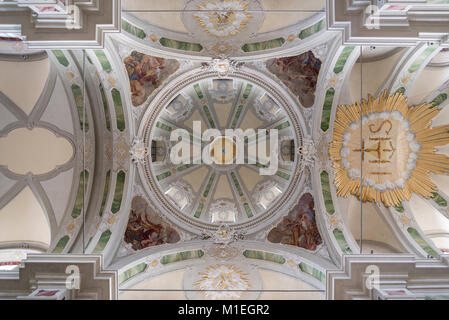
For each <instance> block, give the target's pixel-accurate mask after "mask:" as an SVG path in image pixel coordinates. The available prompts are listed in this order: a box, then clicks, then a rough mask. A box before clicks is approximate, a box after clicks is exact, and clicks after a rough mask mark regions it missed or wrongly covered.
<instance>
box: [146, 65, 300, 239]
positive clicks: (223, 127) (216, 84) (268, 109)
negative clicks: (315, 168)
mask: <svg viewBox="0 0 449 320" xmlns="http://www.w3.org/2000/svg"><path fill="white" fill-rule="evenodd" d="M180 83H182V87H181V86H180ZM280 90H282V89H281V88H279V87H278V86H277V84H275V83H273V84H271V83H266V80H265V81H264V82H262V81H261V80H259V78H258V77H255V76H254V75H253V76H249V74H248V73H244V72H234V73H233V74H232V75H230V76H227V77H218V76H217V74H216V73H215V72H210V74H208V72H204V71H203V72H201V76H199V74H196V75H195V76H193V75H190V76H186V79H184V80H183V81H179V80H178V81H177V82H176V83H169V84H168V85H167V87H166V88H164V90H162V91H161V92H160V93H159V94H158V95H157V96H156V97H155V99H154V100H153V101H152V103H151V104H150V106H149V107H148V109H147V112H146V114H145V116H144V119H143V121H142V125H141V129H140V131H141V134H142V135H143V140H144V143H145V145H146V147H147V148H148V149H149V150H150V152H149V155H148V157H147V158H146V159H145V161H144V163H143V165H142V166H141V167H140V169H141V170H140V172H141V174H142V175H141V176H142V177H143V178H144V180H145V181H146V182H147V183H146V184H144V185H145V186H146V188H147V191H148V195H149V197H150V198H151V199H152V200H154V201H156V202H157V203H158V206H157V207H160V208H162V209H163V213H165V215H166V216H167V218H169V219H170V220H171V221H172V222H174V223H176V224H178V225H179V224H181V226H183V227H186V228H187V229H189V230H191V231H194V232H200V231H201V230H216V229H218V227H219V226H220V225H223V224H230V225H232V227H234V228H236V229H245V230H246V231H248V230H249V229H253V228H257V227H258V226H260V225H261V224H262V222H264V221H265V222H267V221H268V220H270V219H269V218H273V217H274V216H277V215H278V213H282V212H283V208H284V207H285V206H288V205H289V204H288V202H289V201H290V199H294V198H295V197H294V193H295V190H297V189H298V188H297V186H298V183H299V180H300V177H301V156H300V155H299V154H298V153H297V152H296V150H298V148H299V147H301V146H302V135H301V132H302V125H301V124H302V121H301V117H300V116H299V112H298V109H299V108H300V107H299V106H298V105H294V103H293V102H292V100H290V98H289V95H288V93H286V92H280ZM295 129H296V130H295ZM230 133H231V134H230ZM287 209H288V208H285V210H287Z"/></svg>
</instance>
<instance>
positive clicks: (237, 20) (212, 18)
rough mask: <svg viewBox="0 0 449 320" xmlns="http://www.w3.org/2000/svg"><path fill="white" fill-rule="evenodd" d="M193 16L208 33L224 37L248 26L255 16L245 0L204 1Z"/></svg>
mask: <svg viewBox="0 0 449 320" xmlns="http://www.w3.org/2000/svg"><path fill="white" fill-rule="evenodd" d="M197 7H198V9H199V11H198V12H196V13H195V14H194V15H193V16H194V17H195V18H196V19H197V21H198V24H199V25H200V26H201V28H202V29H203V30H204V31H206V32H207V33H209V34H211V35H213V36H216V37H219V38H222V37H228V36H234V35H236V34H238V33H239V32H240V31H242V30H243V29H245V28H246V25H247V24H248V22H249V20H250V19H251V18H252V17H253V16H252V15H251V14H250V13H249V12H248V9H249V2H248V1H245V0H222V1H204V2H202V4H200V5H198V6H197Z"/></svg>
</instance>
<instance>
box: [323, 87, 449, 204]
mask: <svg viewBox="0 0 449 320" xmlns="http://www.w3.org/2000/svg"><path fill="white" fill-rule="evenodd" d="M439 112H440V110H439V109H438V108H437V107H435V106H434V105H433V104H432V103H430V104H422V105H418V106H409V105H408V101H407V98H406V97H405V96H404V95H403V94H401V93H396V94H394V95H388V94H387V92H384V93H383V94H382V95H381V96H380V97H378V98H373V97H371V96H370V97H369V98H368V100H362V102H361V105H360V104H359V103H355V104H353V105H343V106H339V107H338V109H337V114H336V120H335V123H334V136H333V141H332V143H331V145H330V148H329V153H330V156H331V160H332V161H333V167H334V169H335V181H334V183H335V185H336V187H337V195H338V196H341V197H348V196H349V195H351V194H352V195H355V196H357V197H359V198H361V199H362V200H363V201H370V202H377V203H381V202H382V203H384V204H385V205H386V206H396V205H399V204H400V203H401V202H402V201H404V200H409V199H410V197H411V195H412V193H417V194H420V195H422V196H424V197H427V198H429V197H431V196H432V195H433V193H434V192H435V191H436V185H435V183H434V182H433V181H432V180H431V177H430V173H437V174H442V173H448V172H449V158H448V157H447V156H446V155H443V154H439V153H437V150H436V147H438V146H443V145H446V144H447V143H449V126H440V127H431V124H432V119H433V118H435V117H436V116H437V115H438V114H439ZM362 172H363V174H362ZM361 178H363V187H362V188H361V183H360V179H361ZM361 189H362V195H360V190H361Z"/></svg>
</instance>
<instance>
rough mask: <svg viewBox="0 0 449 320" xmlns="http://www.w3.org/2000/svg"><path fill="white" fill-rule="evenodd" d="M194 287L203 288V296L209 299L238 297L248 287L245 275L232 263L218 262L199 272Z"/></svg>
mask: <svg viewBox="0 0 449 320" xmlns="http://www.w3.org/2000/svg"><path fill="white" fill-rule="evenodd" d="M200 276H201V279H200V280H198V281H196V282H195V283H194V287H195V288H196V289H199V290H204V292H203V296H204V298H206V299H211V300H229V299H240V298H241V297H242V296H243V294H244V293H245V290H248V289H249V288H250V284H249V280H248V279H247V275H246V274H245V273H243V272H242V271H241V270H240V269H239V268H237V267H236V266H234V265H227V264H219V265H216V266H211V267H208V268H207V269H206V270H205V271H204V272H203V273H200Z"/></svg>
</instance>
